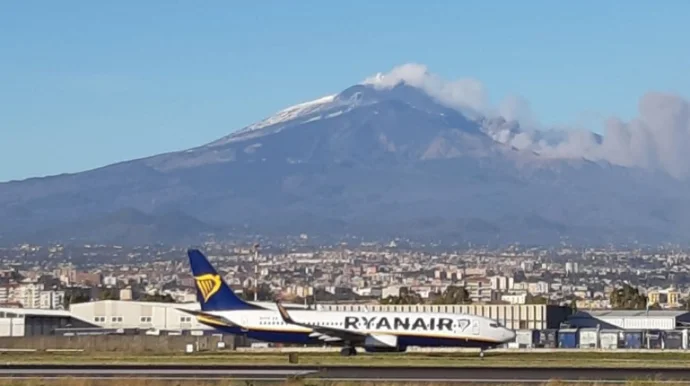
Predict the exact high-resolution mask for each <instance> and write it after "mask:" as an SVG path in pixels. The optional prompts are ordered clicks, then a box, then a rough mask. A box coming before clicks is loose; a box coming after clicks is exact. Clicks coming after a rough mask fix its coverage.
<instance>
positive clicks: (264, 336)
mask: <svg viewBox="0 0 690 386" xmlns="http://www.w3.org/2000/svg"><path fill="white" fill-rule="evenodd" d="M211 327H213V328H215V329H217V330H219V331H221V332H223V333H226V334H232V335H244V336H246V337H248V338H250V339H254V340H260V341H263V342H272V343H284V344H318V345H324V341H322V340H319V339H318V338H312V337H310V336H309V333H303V332H283V331H251V330H250V331H242V330H241V329H240V328H239V327H221V326H211ZM336 344H337V343H336ZM398 344H399V345H400V346H423V347H469V348H490V347H496V346H498V345H499V344H498V343H491V342H485V341H476V340H471V339H467V340H465V339H446V338H431V337H425V336H410V335H406V336H398Z"/></svg>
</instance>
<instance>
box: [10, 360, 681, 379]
mask: <svg viewBox="0 0 690 386" xmlns="http://www.w3.org/2000/svg"><path fill="white" fill-rule="evenodd" d="M67 376H69V377H84V378H91V379H96V378H97V379H103V378H132V377H133V378H149V379H152V378H156V379H178V380H179V379H206V380H210V379H236V380H255V381H258V380H263V381H281V380H285V379H287V378H294V377H303V378H309V379H321V380H325V381H370V382H371V381H388V382H398V381H399V382H434V381H444V382H458V383H516V382H518V383H543V382H545V381H548V380H551V379H560V380H562V381H571V382H577V381H581V382H584V381H605V382H609V383H623V382H625V381H629V380H633V379H637V380H639V379H653V380H655V381H663V380H668V381H674V383H678V382H683V383H685V382H687V383H688V384H690V368H689V369H664V368H645V369H642V368H636V369H620V368H570V367H560V368H555V367H532V368H524V367H523V368H513V367H456V368H453V367H388V366H382V367H361V366H299V365H294V366H254V367H253V366H236V365H227V366H223V365H220V366H215V365H214V366H203V365H182V366H174V365H40V364H37V365H0V378H36V377H40V378H58V377H67Z"/></svg>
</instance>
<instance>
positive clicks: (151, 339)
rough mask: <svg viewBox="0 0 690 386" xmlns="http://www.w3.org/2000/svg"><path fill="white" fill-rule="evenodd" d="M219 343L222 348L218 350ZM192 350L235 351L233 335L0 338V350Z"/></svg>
mask: <svg viewBox="0 0 690 386" xmlns="http://www.w3.org/2000/svg"><path fill="white" fill-rule="evenodd" d="M219 342H223V343H224V347H219V344H218V343H219ZM188 344H192V345H194V351H219V350H231V349H234V348H235V338H234V337H233V336H223V337H219V336H149V335H101V336H58V335H55V336H31V337H3V338H0V349H3V350H6V351H12V350H38V351H55V350H83V351H85V352H123V353H156V354H158V353H160V354H163V353H180V352H184V351H185V349H186V347H187V345H188Z"/></svg>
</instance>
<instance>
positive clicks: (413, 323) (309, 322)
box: [178, 249, 516, 356]
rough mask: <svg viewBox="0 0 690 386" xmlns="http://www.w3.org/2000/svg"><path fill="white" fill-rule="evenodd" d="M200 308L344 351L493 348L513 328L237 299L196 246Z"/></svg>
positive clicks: (211, 318) (234, 330) (222, 327)
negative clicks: (416, 347) (285, 305)
mask: <svg viewBox="0 0 690 386" xmlns="http://www.w3.org/2000/svg"><path fill="white" fill-rule="evenodd" d="M187 255H188V257H189V263H190V266H191V269H192V274H193V275H194V278H195V281H196V286H197V291H196V293H197V299H198V301H199V303H200V305H201V311H194V310H185V309H180V308H178V310H179V311H181V312H185V313H187V314H191V315H193V316H195V317H196V318H197V320H198V321H199V322H200V323H201V324H204V325H207V326H209V327H212V328H214V329H217V330H219V331H220V332H223V333H227V334H233V335H244V336H246V337H248V338H250V339H254V340H259V341H263V342H269V343H286V344H303V345H308V344H320V345H330V346H336V347H342V348H341V351H340V354H341V355H342V356H353V355H357V349H356V347H362V348H363V349H364V350H365V351H366V352H404V351H406V350H407V347H410V346H421V347H473V348H480V349H481V355H482V356H483V351H484V350H485V349H490V348H494V347H497V346H500V345H502V344H504V343H508V342H511V341H513V340H514V339H515V336H516V334H515V332H514V331H512V330H510V329H508V328H505V327H503V326H502V325H500V324H499V323H498V322H496V321H495V320H493V319H489V318H485V317H480V316H475V315H468V314H455V313H420V312H366V311H365V312H349V311H323V310H319V311H317V310H299V309H298V310H295V309H292V310H290V311H289V312H288V310H287V308H286V307H284V306H283V305H282V304H280V302H276V307H275V308H273V307H271V308H265V307H262V306H260V305H257V304H255V303H250V302H246V301H244V300H242V299H241V298H239V297H238V296H237V295H236V294H235V293H234V292H233V291H232V289H230V287H228V285H227V284H226V283H225V281H224V280H223V278H222V277H221V276H220V275H219V274H218V272H217V271H216V270H215V269H214V268H213V266H212V265H211V263H210V262H209V261H208V259H207V258H206V256H204V254H203V253H201V251H199V250H198V249H189V250H188V251H187Z"/></svg>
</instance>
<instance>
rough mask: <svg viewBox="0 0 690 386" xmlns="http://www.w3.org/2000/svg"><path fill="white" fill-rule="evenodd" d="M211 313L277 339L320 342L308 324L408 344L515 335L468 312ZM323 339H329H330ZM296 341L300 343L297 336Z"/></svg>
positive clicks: (492, 340)
mask: <svg viewBox="0 0 690 386" xmlns="http://www.w3.org/2000/svg"><path fill="white" fill-rule="evenodd" d="M212 314H213V315H217V316H221V317H223V318H224V319H226V320H228V321H230V322H231V323H232V324H234V325H236V326H238V327H239V328H240V331H241V333H248V335H249V336H251V335H252V333H253V334H254V335H256V336H257V339H259V340H273V339H274V338H275V341H289V339H287V338H286V336H287V335H288V334H289V335H301V336H303V337H305V338H306V337H310V338H312V339H315V340H317V341H318V339H319V338H318V334H314V330H313V328H311V327H310V326H314V327H317V326H320V327H326V328H332V329H337V330H346V331H353V332H357V333H360V334H365V335H368V336H370V337H374V338H377V339H379V340H382V341H384V342H393V341H392V340H391V338H393V337H395V344H403V345H410V346H425V345H431V346H456V345H457V346H467V345H471V346H481V345H482V344H487V345H490V344H494V345H499V344H503V343H507V342H510V341H512V340H513V339H514V338H515V333H514V332H513V331H512V330H509V329H507V328H505V327H503V326H500V325H499V324H498V323H497V322H496V321H494V320H491V319H488V318H484V317H480V316H475V315H467V314H451V313H412V312H347V311H313V310H291V311H290V313H289V314H290V317H291V318H292V320H293V321H294V322H296V323H299V324H301V325H295V324H290V323H286V322H285V321H284V320H283V318H281V316H280V314H279V312H278V311H274V310H250V311H218V312H212ZM329 335H330V337H329V338H328V339H330V340H332V341H334V342H335V341H337V339H333V338H332V334H329ZM262 337H263V339H262ZM386 337H390V338H386ZM321 339H322V340H321V341H322V342H325V343H328V342H329V341H330V340H324V339H325V338H321ZM295 341H300V342H301V340H299V339H295ZM427 343H428V344H427ZM471 343H473V344H471ZM391 344H392V343H391Z"/></svg>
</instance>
